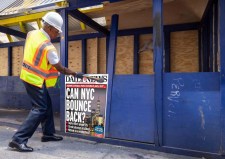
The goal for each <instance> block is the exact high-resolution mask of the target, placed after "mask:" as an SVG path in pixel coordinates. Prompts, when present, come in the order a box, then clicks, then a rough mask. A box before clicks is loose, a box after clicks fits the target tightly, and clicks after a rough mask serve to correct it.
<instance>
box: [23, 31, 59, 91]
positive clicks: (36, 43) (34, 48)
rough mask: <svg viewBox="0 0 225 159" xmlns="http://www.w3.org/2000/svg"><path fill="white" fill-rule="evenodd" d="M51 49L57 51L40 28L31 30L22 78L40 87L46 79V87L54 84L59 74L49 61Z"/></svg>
mask: <svg viewBox="0 0 225 159" xmlns="http://www.w3.org/2000/svg"><path fill="white" fill-rule="evenodd" d="M51 51H54V52H55V53H56V49H55V47H54V46H53V45H52V43H51V42H50V41H49V39H48V38H47V37H46V36H45V35H44V34H43V33H42V32H41V31H40V30H35V31H31V32H29V33H28V36H27V39H26V43H25V48H24V59H23V64H22V70H21V74H20V78H21V79H22V80H24V81H25V82H28V83H30V84H32V85H35V86H37V87H40V88H41V87H42V85H43V83H44V81H45V85H46V87H52V86H54V85H55V83H56V80H57V78H58V76H59V74H58V71H57V70H56V69H55V67H54V66H52V65H51V64H50V63H49V62H48V59H47V54H48V53H49V52H51Z"/></svg>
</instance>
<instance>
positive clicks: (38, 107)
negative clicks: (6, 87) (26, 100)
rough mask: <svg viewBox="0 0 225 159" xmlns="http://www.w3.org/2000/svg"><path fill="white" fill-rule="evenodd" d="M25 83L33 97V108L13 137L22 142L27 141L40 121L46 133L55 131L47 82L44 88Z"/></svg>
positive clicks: (30, 95) (49, 133) (28, 92)
mask: <svg viewBox="0 0 225 159" xmlns="http://www.w3.org/2000/svg"><path fill="white" fill-rule="evenodd" d="M23 83H24V85H25V87H26V90H27V94H28V95H29V97H30V98H31V102H32V109H31V110H30V113H29V115H28V116H27V118H26V120H25V121H24V122H23V124H22V125H21V127H20V128H19V129H18V131H17V132H16V133H15V135H14V136H13V138H12V139H13V140H14V141H16V142H18V143H20V144H21V143H27V141H28V139H29V138H31V136H32V135H33V133H34V132H35V130H36V129H37V127H38V125H39V124H40V123H41V126H42V132H43V134H44V135H51V134H54V133H55V125H54V120H53V112H52V103H51V98H50V96H49V93H48V90H47V88H46V86H45V84H43V86H42V88H39V87H35V86H33V85H30V84H29V83H26V82H23Z"/></svg>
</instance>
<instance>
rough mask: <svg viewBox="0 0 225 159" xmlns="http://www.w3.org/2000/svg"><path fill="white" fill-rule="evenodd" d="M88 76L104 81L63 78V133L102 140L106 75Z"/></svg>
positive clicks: (103, 135)
mask: <svg viewBox="0 0 225 159" xmlns="http://www.w3.org/2000/svg"><path fill="white" fill-rule="evenodd" d="M88 76H90V77H94V78H103V79H104V80H102V81H101V82H97V81H95V80H93V79H89V78H86V77H84V78H83V79H81V78H75V77H74V76H65V132H66V133H78V134H82V135H90V136H95V137H100V138H104V137H105V114H106V104H107V101H106V100H107V99H106V97H107V86H108V75H107V74H88Z"/></svg>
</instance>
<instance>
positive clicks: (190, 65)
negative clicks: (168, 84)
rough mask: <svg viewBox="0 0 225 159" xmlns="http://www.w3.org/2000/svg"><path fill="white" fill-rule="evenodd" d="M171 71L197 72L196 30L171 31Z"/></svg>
mask: <svg viewBox="0 0 225 159" xmlns="http://www.w3.org/2000/svg"><path fill="white" fill-rule="evenodd" d="M170 62H171V72H198V71H199V55H198V31H197V30H191V31H180V32H173V33H171V51H170Z"/></svg>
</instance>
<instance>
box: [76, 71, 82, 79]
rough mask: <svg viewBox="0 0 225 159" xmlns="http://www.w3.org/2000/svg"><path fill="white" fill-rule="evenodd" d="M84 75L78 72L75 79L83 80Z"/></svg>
mask: <svg viewBox="0 0 225 159" xmlns="http://www.w3.org/2000/svg"><path fill="white" fill-rule="evenodd" d="M83 75H84V73H83V72H76V75H75V77H77V78H83Z"/></svg>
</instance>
